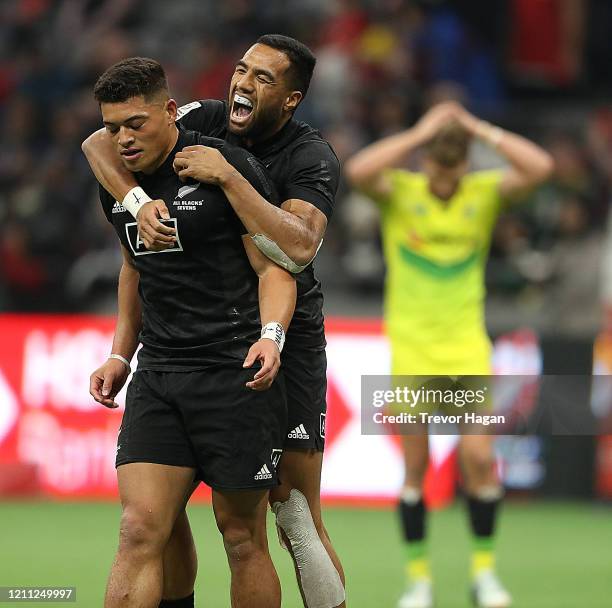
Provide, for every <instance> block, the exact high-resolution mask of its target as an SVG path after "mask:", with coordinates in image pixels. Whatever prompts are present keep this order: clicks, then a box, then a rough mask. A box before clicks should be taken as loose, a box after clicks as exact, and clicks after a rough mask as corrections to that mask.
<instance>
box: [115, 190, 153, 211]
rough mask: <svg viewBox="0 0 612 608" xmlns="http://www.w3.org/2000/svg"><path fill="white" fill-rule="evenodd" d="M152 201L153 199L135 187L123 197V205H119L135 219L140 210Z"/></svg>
mask: <svg viewBox="0 0 612 608" xmlns="http://www.w3.org/2000/svg"><path fill="white" fill-rule="evenodd" d="M152 200H153V199H152V198H151V197H150V196H149V195H148V194H147V193H146V192H145V191H144V190H143V189H142V188H141V187H140V186H136V187H135V188H132V189H131V190H130V191H129V192H128V193H127V194H126V195H125V198H124V199H123V203H121V204H122V205H123V206H124V207H125V209H127V211H129V212H130V213H131V214H132V216H133V217H134V219H136V216H137V215H138V211H140V208H141V207H142V206H143V205H144V204H146V203H148V202H149V201H152Z"/></svg>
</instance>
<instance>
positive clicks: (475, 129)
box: [345, 102, 553, 608]
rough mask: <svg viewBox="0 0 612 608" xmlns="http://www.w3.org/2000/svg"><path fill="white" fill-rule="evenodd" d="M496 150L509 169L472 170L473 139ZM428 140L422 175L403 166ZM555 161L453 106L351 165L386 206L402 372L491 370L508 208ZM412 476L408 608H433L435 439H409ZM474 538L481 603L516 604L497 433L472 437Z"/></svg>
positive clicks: (355, 179)
mask: <svg viewBox="0 0 612 608" xmlns="http://www.w3.org/2000/svg"><path fill="white" fill-rule="evenodd" d="M473 137H475V138H478V139H480V140H482V141H483V142H485V143H486V144H488V145H490V146H491V147H492V148H495V149H496V150H497V152H498V153H499V154H501V155H502V156H503V157H504V158H505V159H506V161H507V163H508V168H507V169H504V170H495V171H476V172H472V173H469V172H468V169H469V166H468V152H469V143H470V140H471V138H473ZM420 147H423V152H424V154H423V156H422V166H421V172H420V173H413V172H409V171H406V170H405V169H402V168H400V167H401V166H402V164H403V163H405V161H406V159H407V157H408V156H409V154H410V153H411V152H413V151H414V150H415V149H417V148H420ZM552 169H553V163H552V159H551V157H550V156H549V155H548V154H547V153H546V152H545V151H544V150H542V149H541V148H540V147H539V146H537V145H535V144H534V143H532V142H530V141H528V140H527V139H525V138H523V137H520V136H519V135H515V134H513V133H510V132H508V131H504V130H502V129H500V128H499V127H496V126H493V125H491V124H489V123H487V122H484V121H481V120H479V119H478V118H476V117H474V116H472V115H471V114H470V113H469V112H467V111H466V110H465V109H464V108H463V107H462V106H460V105H459V104H457V103H454V102H445V103H442V104H439V105H437V106H435V107H433V108H432V109H431V110H430V111H429V112H427V114H425V115H424V116H423V117H422V118H421V120H420V121H419V122H418V123H417V124H416V125H415V126H414V127H413V128H411V129H408V130H406V131H403V132H401V133H399V134H397V135H393V136H391V137H387V138H385V139H382V140H381V141H378V142H376V143H374V144H372V145H370V146H368V147H367V148H365V149H363V150H362V151H361V152H359V153H357V154H356V155H355V156H354V157H352V158H351V159H350V160H349V161H348V162H347V163H346V166H345V170H346V173H347V176H348V178H349V181H350V182H351V183H352V185H353V186H355V187H356V188H358V189H359V190H361V191H363V192H364V193H365V194H367V195H369V196H370V197H371V198H373V199H374V200H375V201H377V202H378V203H379V205H380V209H381V227H382V234H383V242H384V253H385V258H386V262H387V277H386V287H385V324H386V331H387V334H388V336H389V339H390V343H391V351H392V371H393V374H409V375H489V374H490V373H491V343H490V340H489V337H488V336H487V333H486V329H485V323H484V297H485V286H484V270H485V264H486V260H487V255H488V251H489V244H490V240H491V234H492V231H493V228H494V226H495V222H496V219H497V216H498V214H499V212H500V211H501V210H503V208H504V207H505V206H506V205H508V204H511V203H512V202H514V201H518V200H521V199H522V198H524V196H525V194H527V193H528V192H529V191H530V190H531V189H533V188H534V187H536V186H537V185H538V184H540V183H541V182H543V181H545V180H546V179H547V178H548V177H549V175H550V174H551V172H552ZM403 446H404V455H405V483H404V488H403V490H402V494H401V497H400V516H401V521H402V527H403V531H404V537H405V540H406V541H407V544H406V548H407V564H406V573H407V579H408V580H407V587H406V591H405V593H404V595H403V596H402V598H401V599H400V601H399V605H398V606H399V608H430V607H431V606H432V605H433V594H432V584H431V575H430V569H429V561H428V558H427V552H426V545H425V527H426V526H425V520H426V509H425V505H424V503H423V500H422V485H423V478H424V475H425V471H426V468H427V462H428V438H427V435H425V434H423V435H407V436H404V437H403ZM460 460H461V465H462V469H463V479H464V483H465V492H466V495H467V502H468V511H469V518H470V523H471V528H472V532H473V536H474V552H473V557H472V577H473V587H472V592H473V594H474V599H475V601H476V604H477V606H479V607H480V608H506V607H507V606H510V604H511V598H510V594H509V593H508V592H507V591H506V590H505V589H504V587H503V586H502V584H501V583H500V581H499V579H498V578H497V576H496V574H495V564H494V555H493V533H494V528H495V519H496V517H495V516H496V511H497V507H498V505H499V502H500V500H501V496H502V488H501V485H500V483H499V480H498V479H497V476H496V473H495V467H494V452H493V438H492V437H491V436H488V435H485V436H480V435H464V436H462V437H461V439H460Z"/></svg>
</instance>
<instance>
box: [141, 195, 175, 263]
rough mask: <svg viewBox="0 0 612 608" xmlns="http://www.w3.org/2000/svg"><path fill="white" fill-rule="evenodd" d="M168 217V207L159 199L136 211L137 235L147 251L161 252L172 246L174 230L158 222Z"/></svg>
mask: <svg viewBox="0 0 612 608" xmlns="http://www.w3.org/2000/svg"><path fill="white" fill-rule="evenodd" d="M169 217H170V214H169V213H168V207H166V203H164V201H162V200H160V199H158V200H155V201H150V202H148V203H146V204H145V205H143V206H142V207H141V208H140V209H139V210H138V216H137V218H136V221H137V222H138V234H139V235H140V238H141V239H142V242H143V243H144V244H145V247H146V248H147V249H148V250H149V251H163V250H164V249H170V248H171V247H173V246H174V243H175V242H176V237H175V234H176V230H175V229H174V228H172V227H171V226H166V225H164V224H162V222H160V219H168V218H169Z"/></svg>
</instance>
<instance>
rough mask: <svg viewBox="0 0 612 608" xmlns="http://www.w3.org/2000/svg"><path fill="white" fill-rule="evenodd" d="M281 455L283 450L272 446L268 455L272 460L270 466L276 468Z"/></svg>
mask: <svg viewBox="0 0 612 608" xmlns="http://www.w3.org/2000/svg"><path fill="white" fill-rule="evenodd" d="M282 455H283V450H279V449H277V448H274V449H273V450H272V455H271V456H270V460H271V461H272V466H273V467H274V468H275V469H278V463H279V462H280V459H281V456H282Z"/></svg>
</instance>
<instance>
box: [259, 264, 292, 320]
mask: <svg viewBox="0 0 612 608" xmlns="http://www.w3.org/2000/svg"><path fill="white" fill-rule="evenodd" d="M296 297H297V287H296V283H295V278H294V277H293V275H291V274H290V273H289V272H287V271H286V270H283V269H282V268H280V267H279V266H276V265H275V264H274V263H272V262H271V263H270V267H269V268H268V269H267V270H266V271H265V272H264V273H263V274H261V275H260V276H259V316H260V317H261V324H262V325H266V323H271V322H277V323H280V324H281V325H282V326H283V329H284V330H285V331H287V329H288V328H289V324H290V323H291V318H292V317H293V311H294V310H295V300H296Z"/></svg>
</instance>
